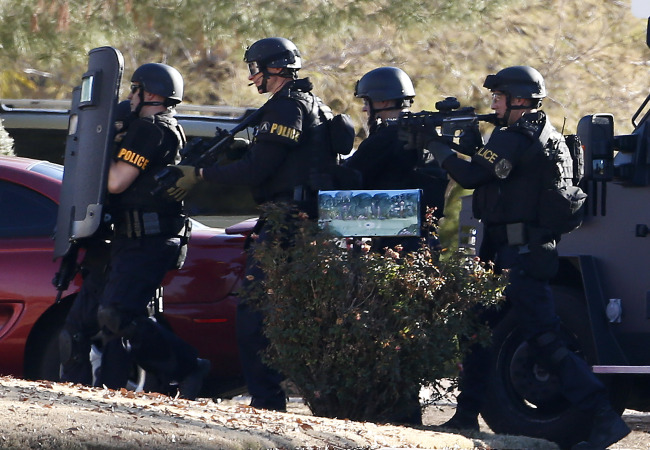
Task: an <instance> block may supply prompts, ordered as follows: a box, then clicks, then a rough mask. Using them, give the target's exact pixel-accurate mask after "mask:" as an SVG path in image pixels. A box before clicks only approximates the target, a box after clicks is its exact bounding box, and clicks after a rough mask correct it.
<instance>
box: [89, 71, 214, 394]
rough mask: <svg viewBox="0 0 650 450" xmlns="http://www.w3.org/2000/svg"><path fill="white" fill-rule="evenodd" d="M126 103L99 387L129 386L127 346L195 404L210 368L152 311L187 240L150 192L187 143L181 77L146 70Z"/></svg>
mask: <svg viewBox="0 0 650 450" xmlns="http://www.w3.org/2000/svg"><path fill="white" fill-rule="evenodd" d="M131 82H132V84H131V92H130V94H129V96H128V98H129V100H130V104H131V110H132V111H133V114H134V116H135V118H134V119H132V120H131V121H130V123H129V127H128V129H127V131H126V134H125V135H124V137H123V139H122V141H121V145H120V147H119V150H118V151H117V154H116V156H115V158H114V160H113V161H112V162H111V165H110V169H109V174H108V192H109V205H110V213H111V215H112V218H113V223H114V236H113V238H112V243H111V254H110V263H109V266H110V267H109V271H108V274H107V276H106V277H107V278H106V284H105V286H104V289H103V293H102V296H101V300H100V305H99V310H98V322H99V325H100V327H101V330H102V335H103V338H104V347H103V353H102V366H101V373H100V376H99V379H98V384H99V385H102V384H105V385H106V386H108V387H111V388H118V387H121V386H124V385H125V383H126V381H127V374H126V373H125V371H124V370H123V367H122V362H123V354H124V353H123V345H126V346H127V347H128V348H129V349H130V352H131V354H132V356H133V359H134V360H135V362H136V363H137V364H138V365H140V366H141V367H142V368H144V369H145V370H146V371H149V372H152V373H154V374H156V375H157V376H159V377H160V378H161V379H163V380H165V381H171V380H174V381H177V382H178V383H179V389H180V395H181V396H183V397H184V398H188V399H194V398H196V396H197V394H198V392H199V390H200V388H201V385H202V382H203V378H204V377H205V375H206V374H207V372H208V371H209V365H210V363H209V361H207V360H203V359H199V358H197V352H196V350H195V349H194V348H192V347H191V346H190V345H189V344H187V343H185V342H184V341H182V340H181V339H180V338H178V337H177V336H176V335H174V334H173V333H172V332H170V331H169V330H167V329H165V328H164V327H162V326H160V325H159V324H158V323H157V322H155V321H154V320H152V319H150V318H149V317H148V312H147V304H148V303H149V301H150V300H151V299H152V297H153V296H154V293H155V292H156V289H157V288H158V287H159V286H160V284H161V283H162V280H163V277H164V276H165V274H166V273H167V271H169V270H171V269H173V268H176V267H177V264H179V261H180V259H181V255H182V254H183V251H184V246H185V244H186V240H187V230H186V227H187V224H186V220H185V217H184V216H183V214H182V204H181V203H180V202H178V201H175V200H173V199H169V198H166V197H164V196H156V195H153V194H152V193H151V192H152V190H153V189H154V187H155V186H156V181H155V180H154V177H153V176H154V175H155V174H156V173H157V172H158V171H160V170H161V169H162V168H164V167H166V166H167V165H168V164H173V163H174V162H175V161H176V160H177V158H178V150H179V149H180V148H181V147H182V146H183V145H184V144H185V136H184V133H183V129H182V128H181V126H180V125H179V124H178V123H177V122H176V119H175V118H174V117H173V115H174V106H175V105H176V104H178V103H179V102H180V101H181V100H182V97H183V78H182V77H181V74H180V73H179V72H178V71H177V70H176V69H174V68H173V67H170V66H168V65H165V64H157V63H149V64H144V65H142V66H140V67H139V68H138V69H136V71H135V72H134V73H133V76H132V78H131Z"/></svg>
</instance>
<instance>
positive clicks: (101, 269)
mask: <svg viewBox="0 0 650 450" xmlns="http://www.w3.org/2000/svg"><path fill="white" fill-rule="evenodd" d="M132 118H134V116H133V114H132V112H131V102H130V101H129V100H124V101H122V102H120V103H119V104H118V105H117V110H116V114H115V122H114V125H115V133H116V134H115V138H114V142H115V147H116V148H115V150H116V151H117V150H119V148H120V143H121V141H122V139H123V137H124V135H125V134H126V130H127V129H128V125H129V122H130V121H131V119H132ZM111 238H112V230H111V223H110V221H103V222H102V223H101V225H100V227H99V229H98V230H97V231H96V232H95V233H94V234H93V235H92V236H91V237H88V238H84V239H80V240H79V241H78V245H79V247H80V248H83V249H84V257H83V260H82V261H81V263H80V264H79V272H80V273H81V276H82V279H83V282H82V284H81V288H80V289H79V292H78V294H77V296H76V297H75V299H74V302H73V304H72V307H71V308H70V311H69V312H68V315H67V316H66V319H65V323H64V325H63V329H62V331H61V333H60V335H59V357H60V362H61V374H60V375H61V380H62V381H68V382H72V383H79V384H86V385H92V384H93V381H94V375H97V374H93V367H92V365H91V361H90V350H91V346H92V345H93V344H96V345H98V346H101V342H100V340H101V339H100V338H99V334H98V333H99V324H98V322H97V308H98V306H99V302H100V298H101V295H102V293H103V291H104V285H105V284H106V277H107V274H108V269H109V261H110V255H111V250H110V240H111ZM55 280H56V279H55ZM115 351H120V349H116V350H115ZM123 355H124V357H123V365H124V370H125V371H128V370H129V369H130V355H129V354H128V353H127V352H126V350H124V351H123ZM114 370H116V369H114Z"/></svg>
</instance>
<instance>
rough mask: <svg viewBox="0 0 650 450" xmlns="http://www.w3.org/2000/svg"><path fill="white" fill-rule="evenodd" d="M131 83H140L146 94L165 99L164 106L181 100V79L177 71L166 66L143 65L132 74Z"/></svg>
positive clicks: (158, 64) (157, 64)
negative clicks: (149, 93)
mask: <svg viewBox="0 0 650 450" xmlns="http://www.w3.org/2000/svg"><path fill="white" fill-rule="evenodd" d="M131 81H132V82H135V83H140V85H142V87H143V89H144V90H145V91H147V92H151V93H152V94H157V95H160V96H163V97H165V98H166V99H167V101H166V102H165V106H172V105H175V104H177V103H180V102H181V101H182V100H183V77H182V76H181V74H180V72H179V71H178V70H176V69H174V68H173V67H172V66H168V65H167V64H160V63H148V64H143V65H141V66H140V67H138V68H137V69H136V70H135V72H133V76H132V77H131Z"/></svg>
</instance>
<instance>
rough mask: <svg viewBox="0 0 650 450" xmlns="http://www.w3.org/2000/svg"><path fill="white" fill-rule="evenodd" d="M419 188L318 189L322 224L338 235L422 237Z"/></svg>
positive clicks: (321, 225)
mask: <svg viewBox="0 0 650 450" xmlns="http://www.w3.org/2000/svg"><path fill="white" fill-rule="evenodd" d="M420 196H421V191H420V190H419V189H400V190H340V191H319V192H318V223H319V225H320V227H321V228H323V229H325V230H328V231H330V232H331V233H332V234H334V235H336V236H343V237H357V236H358V237H373V236H386V237H388V236H420V227H421V223H420V222H421V220H420V207H421V206H420Z"/></svg>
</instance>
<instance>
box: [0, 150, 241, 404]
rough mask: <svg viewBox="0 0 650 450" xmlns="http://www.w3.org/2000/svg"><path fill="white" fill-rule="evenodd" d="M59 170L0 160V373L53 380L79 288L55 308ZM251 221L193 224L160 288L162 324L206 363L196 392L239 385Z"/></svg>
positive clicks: (30, 161) (221, 391) (76, 284)
mask: <svg viewBox="0 0 650 450" xmlns="http://www.w3.org/2000/svg"><path fill="white" fill-rule="evenodd" d="M62 176H63V166H61V165H58V164H53V163H50V162H46V161H37V160H33V159H27V158H19V157H3V156H0V374H3V375H13V376H16V377H24V378H28V379H50V380H56V379H57V378H58V368H59V364H58V333H59V330H60V328H61V326H62V324H63V320H64V318H65V316H66V314H67V312H68V310H69V308H70V305H71V304H72V300H73V299H74V297H75V295H76V293H77V291H78V290H79V287H80V282H81V280H80V277H77V278H76V279H75V280H74V282H73V283H71V285H70V287H69V288H68V290H66V291H65V292H64V293H63V296H62V299H61V301H60V302H59V303H56V293H57V292H56V290H55V288H54V287H53V285H52V283H51V280H52V278H53V276H54V274H55V272H56V271H57V270H58V268H59V262H58V261H56V262H54V261H53V260H52V256H53V247H54V241H53V239H52V234H53V229H54V226H55V223H56V216H57V205H58V201H59V192H60V189H61V180H62ZM251 227H252V223H244V224H241V225H239V226H234V227H231V228H230V229H228V230H223V229H218V228H210V227H207V226H203V225H201V224H199V223H198V222H195V223H194V228H193V231H192V237H191V239H190V243H189V248H188V256H187V260H186V262H185V265H184V267H183V268H182V269H180V270H176V271H172V272H170V273H169V274H168V275H167V277H166V278H165V280H164V282H163V294H164V312H163V317H162V319H163V321H164V322H166V323H167V324H168V325H169V326H170V327H171V329H172V330H173V331H174V332H175V333H176V334H177V335H179V336H180V337H182V338H183V339H184V340H186V341H187V342H189V343H190V344H192V345H193V346H194V347H196V348H197V349H198V352H199V356H200V357H202V358H207V359H209V360H210V361H211V362H212V371H211V373H210V374H209V376H208V378H207V379H206V383H205V386H204V387H205V389H204V391H203V394H204V395H206V396H217V395H228V393H233V392H236V391H237V390H239V389H241V387H242V386H244V382H243V378H242V374H241V369H240V365H239V357H238V352H237V344H236V339H235V312H236V304H237V298H236V296H235V295H234V294H233V293H234V292H235V290H236V289H237V287H238V285H239V283H240V281H241V277H242V274H243V270H244V260H245V258H244V251H243V245H244V239H245V237H244V236H245V234H246V232H248V231H250V228H251Z"/></svg>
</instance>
